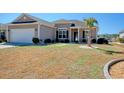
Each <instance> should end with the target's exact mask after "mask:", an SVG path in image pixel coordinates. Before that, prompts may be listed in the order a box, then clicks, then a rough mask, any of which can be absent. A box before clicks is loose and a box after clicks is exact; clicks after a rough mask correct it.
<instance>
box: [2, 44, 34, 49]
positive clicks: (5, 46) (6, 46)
mask: <svg viewBox="0 0 124 93" xmlns="http://www.w3.org/2000/svg"><path fill="white" fill-rule="evenodd" d="M28 45H32V44H27V43H0V49H3V48H12V47H17V46H28Z"/></svg>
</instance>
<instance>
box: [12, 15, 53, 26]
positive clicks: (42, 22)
mask: <svg viewBox="0 0 124 93" xmlns="http://www.w3.org/2000/svg"><path fill="white" fill-rule="evenodd" d="M22 16H28V17H30V18H32V19H34V20H36V21H37V22H38V23H41V24H43V25H46V26H51V27H53V26H54V25H53V24H52V23H50V22H48V21H46V20H43V19H40V18H37V17H34V16H32V15H29V14H27V13H23V14H21V15H20V16H19V17H17V18H16V19H15V20H14V21H16V20H18V19H19V18H20V17H22ZM14 21H13V22H14Z"/></svg>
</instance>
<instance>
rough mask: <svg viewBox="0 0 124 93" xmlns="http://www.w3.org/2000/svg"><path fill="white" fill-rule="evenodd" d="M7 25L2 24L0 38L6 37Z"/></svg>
mask: <svg viewBox="0 0 124 93" xmlns="http://www.w3.org/2000/svg"><path fill="white" fill-rule="evenodd" d="M5 31H6V25H5V24H1V23H0V38H2V37H5Z"/></svg>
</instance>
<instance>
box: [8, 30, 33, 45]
mask: <svg viewBox="0 0 124 93" xmlns="http://www.w3.org/2000/svg"><path fill="white" fill-rule="evenodd" d="M33 37H34V29H32V28H30V29H11V30H10V42H21V43H32V38H33Z"/></svg>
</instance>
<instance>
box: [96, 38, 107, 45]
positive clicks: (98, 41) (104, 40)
mask: <svg viewBox="0 0 124 93" xmlns="http://www.w3.org/2000/svg"><path fill="white" fill-rule="evenodd" d="M108 43H109V42H108V40H107V39H105V38H99V39H98V40H97V44H108Z"/></svg>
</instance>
